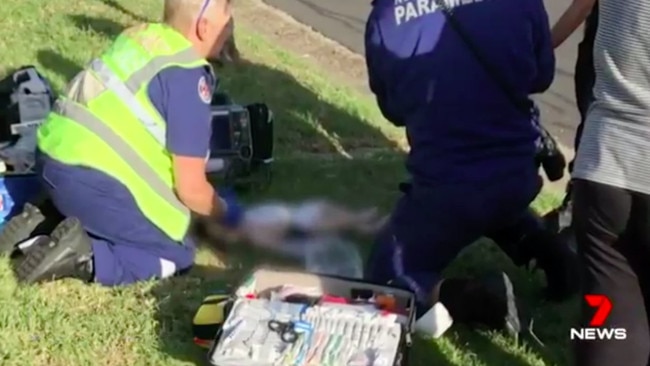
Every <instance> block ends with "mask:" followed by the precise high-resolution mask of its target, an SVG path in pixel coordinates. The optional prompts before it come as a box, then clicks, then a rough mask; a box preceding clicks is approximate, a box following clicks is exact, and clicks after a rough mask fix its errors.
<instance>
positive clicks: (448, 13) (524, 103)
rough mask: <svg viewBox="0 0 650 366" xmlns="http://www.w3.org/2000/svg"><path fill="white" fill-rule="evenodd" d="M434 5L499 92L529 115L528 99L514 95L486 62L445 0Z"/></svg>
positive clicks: (497, 71)
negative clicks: (497, 87)
mask: <svg viewBox="0 0 650 366" xmlns="http://www.w3.org/2000/svg"><path fill="white" fill-rule="evenodd" d="M435 2H436V5H437V6H438V8H439V9H440V10H442V12H443V13H444V14H445V17H446V18H447V22H448V23H449V25H451V27H452V28H454V30H455V31H456V33H458V35H459V36H460V38H461V39H462V40H463V42H464V43H465V45H466V46H467V48H469V50H470V52H472V54H474V57H475V58H476V59H477V60H478V62H479V63H480V64H481V65H482V66H483V68H484V69H485V71H486V72H487V73H488V74H489V75H490V77H492V80H494V82H495V83H497V85H499V87H500V88H501V90H502V91H503V92H504V93H505V95H506V96H507V97H508V99H510V100H511V101H512V103H513V104H514V105H515V106H517V108H519V109H521V110H522V112H524V113H526V114H530V108H531V104H530V101H529V100H528V99H525V100H522V99H521V98H519V97H518V96H517V93H515V91H514V89H513V88H512V87H511V86H510V85H509V84H508V83H507V82H506V79H505V78H504V77H503V76H502V75H501V74H500V72H499V69H497V68H496V67H494V65H493V64H491V63H490V62H488V60H487V58H485V56H484V55H483V54H482V53H481V51H480V49H479V47H478V46H476V44H475V43H474V42H473V41H472V38H471V37H470V36H469V34H468V33H467V32H466V31H465V29H464V28H463V27H462V25H461V24H460V22H459V21H458V19H457V18H456V17H454V15H453V11H452V9H451V8H450V7H449V6H448V5H447V4H446V0H435Z"/></svg>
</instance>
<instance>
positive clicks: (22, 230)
mask: <svg viewBox="0 0 650 366" xmlns="http://www.w3.org/2000/svg"><path fill="white" fill-rule="evenodd" d="M43 221H45V216H43V214H42V213H41V210H39V209H38V207H36V206H34V205H32V204H30V203H27V204H25V206H24V207H23V211H22V212H21V213H20V214H18V215H16V216H14V217H13V218H11V220H9V222H7V225H5V227H4V228H3V229H2V232H0V254H10V253H11V252H13V251H14V248H15V246H16V244H18V243H20V242H21V241H25V240H27V239H29V237H30V236H31V235H32V232H33V231H34V229H36V227H37V226H38V225H39V224H41V223H42V222H43Z"/></svg>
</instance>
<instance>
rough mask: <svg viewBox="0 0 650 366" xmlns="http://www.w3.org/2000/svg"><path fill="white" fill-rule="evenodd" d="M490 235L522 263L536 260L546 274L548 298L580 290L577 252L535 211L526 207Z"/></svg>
mask: <svg viewBox="0 0 650 366" xmlns="http://www.w3.org/2000/svg"><path fill="white" fill-rule="evenodd" d="M486 236H487V237H488V238H490V239H492V240H493V241H494V242H495V243H496V244H497V245H498V246H499V247H500V248H501V249H502V250H503V251H504V252H505V253H506V254H507V255H508V256H509V257H510V258H511V259H512V261H513V262H514V263H515V264H516V265H518V266H525V265H527V264H529V263H530V261H531V260H532V259H535V260H536V263H537V266H538V267H539V268H540V269H541V270H543V271H544V274H545V276H546V284H547V287H546V289H545V294H546V298H547V299H548V300H551V301H564V300H566V299H568V298H569V297H571V296H573V295H575V294H576V292H577V291H578V287H579V282H578V278H577V268H576V267H577V263H576V260H575V255H574V254H573V252H572V251H571V250H570V248H569V246H568V245H567V244H566V242H565V241H564V240H562V238H561V237H560V235H559V234H556V233H554V232H552V231H550V230H548V229H547V228H546V227H544V226H543V224H542V222H541V219H540V218H539V217H538V216H537V215H536V214H535V213H534V212H533V211H531V210H526V211H525V212H523V213H522V214H521V216H520V217H519V218H518V219H515V220H513V221H512V222H511V223H510V224H509V225H507V226H505V227H503V228H500V229H499V230H495V231H492V232H488V233H487V235H486Z"/></svg>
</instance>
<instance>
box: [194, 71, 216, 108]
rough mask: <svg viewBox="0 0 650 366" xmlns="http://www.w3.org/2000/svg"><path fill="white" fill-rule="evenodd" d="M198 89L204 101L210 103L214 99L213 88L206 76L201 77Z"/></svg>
mask: <svg viewBox="0 0 650 366" xmlns="http://www.w3.org/2000/svg"><path fill="white" fill-rule="evenodd" d="M197 89H198V93H199V98H201V100H202V101H203V103H205V104H210V102H211V101H212V88H210V85H209V84H208V82H207V80H206V79H205V76H201V78H200V79H199V84H198V86H197Z"/></svg>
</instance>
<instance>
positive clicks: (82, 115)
mask: <svg viewBox="0 0 650 366" xmlns="http://www.w3.org/2000/svg"><path fill="white" fill-rule="evenodd" d="M54 110H55V112H56V113H59V114H61V115H63V116H66V117H68V118H70V119H72V120H74V121H75V122H77V123H79V124H80V125H82V126H84V127H85V128H87V129H88V130H90V131H91V132H92V133H94V134H95V135H97V136H98V137H99V138H101V139H102V140H104V142H106V143H107V144H108V145H109V146H110V147H111V148H112V149H113V150H114V151H115V152H116V153H117V154H118V155H120V157H121V158H122V159H123V160H124V161H125V162H126V163H127V164H129V165H130V167H131V169H133V171H135V172H137V173H138V175H139V176H140V177H141V178H142V179H143V180H144V181H145V182H147V184H148V185H149V187H151V189H152V190H153V191H154V192H156V193H157V194H158V195H159V196H160V197H162V198H163V199H164V200H166V201H167V202H168V203H169V204H170V205H171V206H172V207H174V208H175V209H176V210H179V211H180V212H182V213H183V214H184V215H187V216H189V215H190V211H189V209H188V208H187V207H185V205H183V204H182V203H181V202H180V201H179V200H178V197H176V195H175V194H174V191H173V190H172V189H170V188H169V187H168V186H167V185H166V184H165V182H164V181H163V180H162V179H160V177H159V176H158V174H157V173H156V172H155V171H154V170H153V169H152V168H151V167H150V166H149V164H147V162H145V161H144V160H143V159H142V158H141V157H140V155H138V153H137V152H136V151H135V150H133V148H131V146H129V145H128V144H127V143H126V142H125V141H124V140H122V138H121V137H120V136H119V135H118V134H116V133H115V132H114V131H113V130H112V129H111V128H110V127H108V126H107V125H106V124H105V123H104V122H102V121H101V120H100V119H99V118H97V117H95V116H94V115H93V114H92V113H91V112H89V111H88V110H86V109H85V108H83V107H81V106H79V105H78V104H76V103H74V102H71V101H68V100H65V99H59V100H57V102H56V103H55V106H54Z"/></svg>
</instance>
